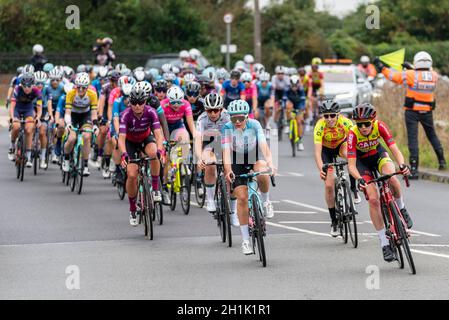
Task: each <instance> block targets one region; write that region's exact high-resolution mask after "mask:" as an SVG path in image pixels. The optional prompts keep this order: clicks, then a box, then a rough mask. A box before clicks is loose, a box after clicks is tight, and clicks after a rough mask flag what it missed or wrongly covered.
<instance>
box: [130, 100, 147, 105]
mask: <svg viewBox="0 0 449 320" xmlns="http://www.w3.org/2000/svg"><path fill="white" fill-rule="evenodd" d="M130 103H131V104H132V105H133V106H141V105H144V104H145V100H135V99H131V100H130Z"/></svg>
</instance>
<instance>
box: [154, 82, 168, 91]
mask: <svg viewBox="0 0 449 320" xmlns="http://www.w3.org/2000/svg"><path fill="white" fill-rule="evenodd" d="M153 88H154V90H155V91H159V92H161V91H163V92H167V88H168V85H167V81H165V80H158V81H156V82H155V83H154V84H153Z"/></svg>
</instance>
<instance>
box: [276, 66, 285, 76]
mask: <svg viewBox="0 0 449 320" xmlns="http://www.w3.org/2000/svg"><path fill="white" fill-rule="evenodd" d="M274 71H275V72H276V74H285V68H284V67H283V66H277V67H276V69H275V70H274Z"/></svg>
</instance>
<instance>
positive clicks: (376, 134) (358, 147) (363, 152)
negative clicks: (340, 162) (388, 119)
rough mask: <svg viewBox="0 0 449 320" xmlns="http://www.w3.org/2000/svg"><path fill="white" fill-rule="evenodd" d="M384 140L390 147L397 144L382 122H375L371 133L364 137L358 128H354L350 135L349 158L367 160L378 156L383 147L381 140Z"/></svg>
mask: <svg viewBox="0 0 449 320" xmlns="http://www.w3.org/2000/svg"><path fill="white" fill-rule="evenodd" d="M381 138H382V139H383V140H384V141H385V143H386V144H387V146H388V147H390V146H391V145H393V144H395V141H394V139H393V136H392V135H391V133H390V130H389V129H388V127H387V125H386V124H385V123H383V122H382V121H379V120H375V121H374V122H373V125H372V130H371V133H370V134H369V135H368V136H364V135H362V134H361V133H360V131H359V128H358V127H357V126H353V127H352V128H351V130H350V131H349V135H348V158H360V159H365V158H368V157H371V156H376V155H377V154H378V149H379V148H380V147H381V144H380V139H381Z"/></svg>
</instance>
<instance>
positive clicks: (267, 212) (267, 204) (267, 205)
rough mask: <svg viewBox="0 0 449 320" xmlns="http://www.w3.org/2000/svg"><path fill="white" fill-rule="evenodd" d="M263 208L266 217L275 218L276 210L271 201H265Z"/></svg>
mask: <svg viewBox="0 0 449 320" xmlns="http://www.w3.org/2000/svg"><path fill="white" fill-rule="evenodd" d="M263 208H264V210H265V217H267V218H268V219H271V218H273V217H274V209H273V205H272V204H271V202H270V201H265V202H264V204H263Z"/></svg>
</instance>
